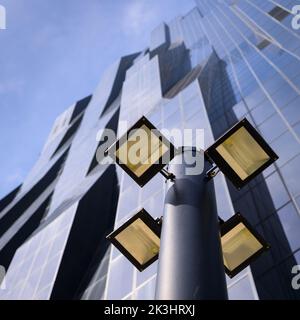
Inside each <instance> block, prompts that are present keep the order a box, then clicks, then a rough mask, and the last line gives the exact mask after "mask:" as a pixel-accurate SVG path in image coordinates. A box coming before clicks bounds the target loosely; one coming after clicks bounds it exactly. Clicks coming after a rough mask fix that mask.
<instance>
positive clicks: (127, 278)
mask: <svg viewBox="0 0 300 320" xmlns="http://www.w3.org/2000/svg"><path fill="white" fill-rule="evenodd" d="M133 268H134V267H133V266H132V264H131V263H130V262H129V261H128V260H127V259H126V258H125V257H124V256H122V255H121V256H120V258H118V259H117V260H114V261H112V262H111V263H110V272H109V279H108V295H107V299H108V300H109V299H112V300H117V299H122V298H123V297H125V296H126V295H127V294H128V293H129V292H131V291H132V285H133Z"/></svg>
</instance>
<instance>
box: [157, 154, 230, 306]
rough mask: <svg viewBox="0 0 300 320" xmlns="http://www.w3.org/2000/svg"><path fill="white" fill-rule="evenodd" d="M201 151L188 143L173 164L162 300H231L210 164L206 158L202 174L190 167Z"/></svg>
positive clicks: (166, 213) (161, 272)
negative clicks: (194, 171) (194, 172)
mask: <svg viewBox="0 0 300 320" xmlns="http://www.w3.org/2000/svg"><path fill="white" fill-rule="evenodd" d="M196 152H198V153H199V152H200V151H197V150H196V149H195V148H184V153H183V154H179V155H177V156H176V157H175V158H174V159H173V161H172V162H171V163H170V165H169V171H170V172H171V173H173V174H174V175H175V176H176V179H175V180H174V181H173V182H170V181H169V182H168V191H167V195H166V199H165V210H164V217H163V224H162V232H161V243H160V253H159V263H158V274H157V284H156V294H155V298H156V299H157V300H227V299H228V296H227V287H226V279H225V271H224V264H223V257H222V249H221V243H220V234H219V224H218V214H217V210H216V201H215V190H214V185H213V181H212V180H209V179H207V178H206V172H207V171H208V170H209V167H211V164H210V163H208V161H205V164H204V170H203V173H201V174H199V175H188V174H187V172H186V170H187V169H188V168H190V169H191V168H192V167H193V166H194V164H192V165H191V163H193V160H194V159H195V155H196ZM202 156H203V155H202ZM178 157H182V159H178ZM178 160H182V161H181V162H179V161H178ZM178 163H180V164H178Z"/></svg>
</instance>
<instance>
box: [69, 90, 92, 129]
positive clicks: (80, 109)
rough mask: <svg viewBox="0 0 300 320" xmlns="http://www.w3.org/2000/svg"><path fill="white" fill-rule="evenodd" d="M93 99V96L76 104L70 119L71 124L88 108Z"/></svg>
mask: <svg viewBox="0 0 300 320" xmlns="http://www.w3.org/2000/svg"><path fill="white" fill-rule="evenodd" d="M91 99H92V96H91V95H90V96H88V97H86V98H84V99H82V100H80V101H78V102H77V103H76V105H75V107H74V110H73V113H72V116H71V119H70V123H72V122H73V120H74V119H75V118H77V116H79V115H80V114H81V113H82V112H83V111H84V110H85V109H86V108H87V106H88V105H89V103H90V102H91Z"/></svg>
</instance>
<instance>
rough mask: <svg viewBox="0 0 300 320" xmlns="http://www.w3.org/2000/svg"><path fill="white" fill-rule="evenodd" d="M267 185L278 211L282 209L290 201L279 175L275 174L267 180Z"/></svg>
mask: <svg viewBox="0 0 300 320" xmlns="http://www.w3.org/2000/svg"><path fill="white" fill-rule="evenodd" d="M266 184H267V186H268V189H269V192H270V195H271V197H272V200H273V203H274V206H275V208H276V209H277V208H280V207H282V206H283V205H284V204H286V203H287V202H288V201H289V200H290V197H289V195H288V193H287V191H286V189H285V188H284V185H283V183H282V180H281V179H280V177H279V174H278V173H276V172H275V173H273V174H272V175H271V176H270V177H268V178H267V179H266Z"/></svg>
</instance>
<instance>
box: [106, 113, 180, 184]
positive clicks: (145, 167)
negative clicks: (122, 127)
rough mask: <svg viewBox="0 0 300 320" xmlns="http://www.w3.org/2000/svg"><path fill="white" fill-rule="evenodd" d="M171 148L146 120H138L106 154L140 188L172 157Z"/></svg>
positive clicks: (172, 146) (163, 172)
mask: <svg viewBox="0 0 300 320" xmlns="http://www.w3.org/2000/svg"><path fill="white" fill-rule="evenodd" d="M176 151H177V150H176V148H175V147H174V145H173V144H172V143H171V142H170V141H168V140H167V139H166V138H165V137H164V136H163V135H162V134H161V133H160V132H159V131H158V130H157V129H156V128H155V127H154V126H153V124H152V123H151V122H150V121H148V120H147V119H146V118H145V117H142V118H141V119H140V120H139V121H137V122H136V123H135V124H134V125H133V126H132V127H131V128H130V129H129V130H128V131H127V132H126V133H125V134H124V135H123V136H122V137H121V138H120V139H119V140H117V141H116V142H115V143H114V144H113V145H112V146H111V147H110V148H109V149H108V150H107V154H108V155H109V156H110V157H111V158H112V159H114V160H115V161H116V163H117V164H118V165H119V166H120V167H121V168H122V169H123V170H124V171H125V172H126V173H127V174H128V175H129V176H130V177H131V178H132V179H133V180H134V181H135V182H136V183H137V184H138V185H139V186H140V187H143V186H144V185H145V184H146V183H148V182H149V181H150V180H151V179H152V178H153V177H154V176H155V175H156V174H157V173H158V172H160V171H161V173H162V174H163V175H166V172H165V171H163V168H164V166H165V165H166V164H167V163H168V162H169V161H170V160H172V159H173V158H174V156H175V153H176Z"/></svg>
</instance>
